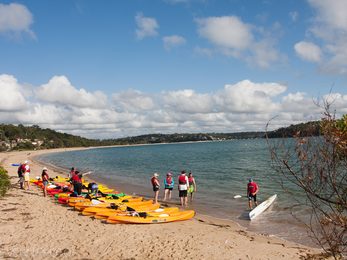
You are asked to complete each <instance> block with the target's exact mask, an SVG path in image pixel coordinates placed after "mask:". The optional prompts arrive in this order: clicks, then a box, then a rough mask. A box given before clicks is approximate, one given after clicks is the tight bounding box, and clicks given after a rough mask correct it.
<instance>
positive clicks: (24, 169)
mask: <svg viewBox="0 0 347 260" xmlns="http://www.w3.org/2000/svg"><path fill="white" fill-rule="evenodd" d="M22 173H23V176H24V189H25V190H30V166H29V162H28V161H25V162H24V164H22Z"/></svg>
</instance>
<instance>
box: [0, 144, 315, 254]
mask: <svg viewBox="0 0 347 260" xmlns="http://www.w3.org/2000/svg"><path fill="white" fill-rule="evenodd" d="M65 150H67V149H58V150H57V149H56V150H44V151H30V152H28V151H23V152H9V153H0V158H1V163H2V165H3V166H4V167H5V168H6V169H7V170H8V172H9V175H10V176H11V182H12V184H13V188H12V189H10V191H9V192H8V194H7V195H6V196H5V197H4V198H3V199H1V200H0V209H1V217H0V258H1V259H5V258H10V259H12V258H15V259H51V258H60V259H305V258H306V257H308V256H310V255H312V254H319V253H320V252H321V251H320V250H318V249H314V248H309V247H306V246H303V245H300V244H296V243H293V242H289V241H285V240H282V239H279V238H277V237H274V236H268V235H263V234H255V233H252V232H250V231H247V230H246V229H245V228H243V227H241V226H239V225H238V224H237V223H233V222H231V221H222V220H219V219H214V218H212V217H208V216H204V215H199V213H197V215H196V216H195V217H194V218H193V219H192V220H189V221H183V222H176V223H167V224H156V225H154V224H153V225H124V224H116V225H111V224H105V223H103V222H101V221H100V220H96V219H93V218H90V217H85V216H81V215H79V212H78V211H75V210H73V209H72V208H69V207H64V206H61V205H59V204H56V203H55V202H54V200H53V199H52V198H51V197H43V193H42V191H41V190H40V189H38V188H37V187H35V186H33V185H32V186H31V190H30V191H24V190H21V189H19V185H18V184H17V181H18V178H17V167H13V166H10V164H11V163H18V162H22V161H24V160H26V159H29V161H30V167H31V171H32V174H31V177H33V176H39V175H40V174H41V170H42V167H43V166H47V165H40V164H39V163H38V162H36V161H35V160H34V159H33V157H34V156H36V155H39V154H42V153H50V152H57V151H65ZM70 150H71V149H70ZM47 167H48V168H49V166H47ZM48 173H49V175H50V176H56V175H59V174H60V175H61V174H62V173H60V172H57V171H54V170H53V169H52V168H49V171H48ZM118 190H120V191H121V190H122V187H118ZM284 228H285V227H284Z"/></svg>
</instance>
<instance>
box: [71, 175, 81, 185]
mask: <svg viewBox="0 0 347 260" xmlns="http://www.w3.org/2000/svg"><path fill="white" fill-rule="evenodd" d="M71 180H72V182H73V183H82V178H81V177H80V176H79V175H78V174H75V175H74V176H72V178H71Z"/></svg>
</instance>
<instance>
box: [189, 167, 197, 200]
mask: <svg viewBox="0 0 347 260" xmlns="http://www.w3.org/2000/svg"><path fill="white" fill-rule="evenodd" d="M188 182H189V189H188V194H190V201H191V202H192V201H193V195H194V192H196V191H197V188H196V182H195V178H194V177H193V173H192V172H189V174H188Z"/></svg>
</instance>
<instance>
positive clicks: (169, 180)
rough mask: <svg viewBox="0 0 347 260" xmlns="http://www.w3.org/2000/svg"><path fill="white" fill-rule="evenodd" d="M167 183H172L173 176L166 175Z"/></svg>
mask: <svg viewBox="0 0 347 260" xmlns="http://www.w3.org/2000/svg"><path fill="white" fill-rule="evenodd" d="M166 183H167V185H171V183H172V177H171V176H169V177H166Z"/></svg>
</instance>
